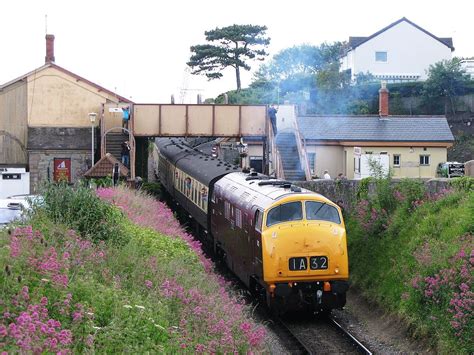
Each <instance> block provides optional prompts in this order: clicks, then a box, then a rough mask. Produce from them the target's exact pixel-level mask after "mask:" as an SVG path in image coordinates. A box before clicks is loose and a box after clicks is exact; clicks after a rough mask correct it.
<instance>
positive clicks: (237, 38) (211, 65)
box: [187, 25, 270, 91]
mask: <svg viewBox="0 0 474 355" xmlns="http://www.w3.org/2000/svg"><path fill="white" fill-rule="evenodd" d="M266 30H267V27H266V26H255V25H232V26H228V27H223V28H216V29H214V30H211V31H206V32H205V33H204V34H205V35H206V41H208V42H212V43H216V44H199V45H196V46H192V47H191V52H192V53H193V54H192V55H191V58H190V60H189V62H188V63H187V64H188V66H190V67H191V68H192V69H193V71H192V74H204V75H206V76H207V78H208V79H209V80H212V79H219V78H221V77H222V73H221V71H222V70H224V69H225V68H227V67H232V68H234V69H235V78H236V81H237V91H240V89H241V81H240V68H243V69H245V70H250V66H249V65H248V64H247V61H248V60H251V59H256V60H263V59H264V58H265V56H267V55H268V53H267V52H266V51H265V48H266V47H267V46H268V45H269V44H270V38H268V37H265V32H266Z"/></svg>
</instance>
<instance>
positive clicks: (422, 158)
mask: <svg viewBox="0 0 474 355" xmlns="http://www.w3.org/2000/svg"><path fill="white" fill-rule="evenodd" d="M425 160H428V162H426V161H425ZM430 165H431V156H430V155H429V154H420V166H430Z"/></svg>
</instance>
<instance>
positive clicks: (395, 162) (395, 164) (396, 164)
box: [393, 154, 400, 166]
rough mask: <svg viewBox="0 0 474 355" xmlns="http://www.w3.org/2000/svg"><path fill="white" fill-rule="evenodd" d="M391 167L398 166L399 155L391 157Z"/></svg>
mask: <svg viewBox="0 0 474 355" xmlns="http://www.w3.org/2000/svg"><path fill="white" fill-rule="evenodd" d="M393 166H400V154H394V155H393Z"/></svg>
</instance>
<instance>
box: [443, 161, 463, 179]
mask: <svg viewBox="0 0 474 355" xmlns="http://www.w3.org/2000/svg"><path fill="white" fill-rule="evenodd" d="M436 174H437V176H439V177H447V178H452V177H460V176H464V164H463V163H458V162H456V161H447V162H445V163H439V164H438V167H437V169H436Z"/></svg>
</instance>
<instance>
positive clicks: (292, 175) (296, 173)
mask: <svg viewBox="0 0 474 355" xmlns="http://www.w3.org/2000/svg"><path fill="white" fill-rule="evenodd" d="M284 172H285V179H286V180H289V181H304V180H306V177H305V173H304V171H303V170H284Z"/></svg>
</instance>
